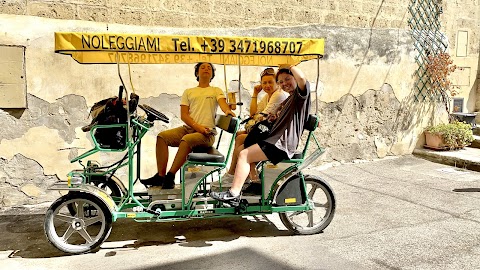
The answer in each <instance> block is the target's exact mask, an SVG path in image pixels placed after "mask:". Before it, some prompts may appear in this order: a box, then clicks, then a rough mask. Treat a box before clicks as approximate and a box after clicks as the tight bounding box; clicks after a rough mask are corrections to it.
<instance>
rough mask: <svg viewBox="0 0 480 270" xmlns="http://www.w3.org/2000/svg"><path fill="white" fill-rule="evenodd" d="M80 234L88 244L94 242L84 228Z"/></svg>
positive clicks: (79, 231)
mask: <svg viewBox="0 0 480 270" xmlns="http://www.w3.org/2000/svg"><path fill="white" fill-rule="evenodd" d="M78 233H79V234H80V236H82V237H83V239H85V241H87V244H90V243H92V242H93V239H92V237H90V235H89V234H88V232H87V231H86V230H85V228H82V229H80V230H78Z"/></svg>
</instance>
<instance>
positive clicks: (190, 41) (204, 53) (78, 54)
mask: <svg viewBox="0 0 480 270" xmlns="http://www.w3.org/2000/svg"><path fill="white" fill-rule="evenodd" d="M55 52H57V53H62V54H68V55H71V56H72V57H73V58H74V59H75V60H76V61H78V62H79V63H85V64H94V63H117V62H119V63H132V64H180V63H196V62H211V63H215V64H226V65H238V64H240V65H245V66H275V65H279V64H297V63H299V62H301V61H306V60H310V59H316V58H319V57H322V55H323V54H324V39H292V38H259V37H208V36H166V35H138V34H135V35H134V34H109V33H55Z"/></svg>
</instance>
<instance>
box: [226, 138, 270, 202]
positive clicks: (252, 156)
mask: <svg viewBox="0 0 480 270" xmlns="http://www.w3.org/2000/svg"><path fill="white" fill-rule="evenodd" d="M267 159H268V158H267V156H265V153H263V151H262V149H261V148H260V146H258V144H254V145H252V146H250V147H248V148H246V149H243V150H242V151H241V152H240V154H239V155H238V161H237V167H236V170H235V176H234V178H233V184H232V187H231V188H230V191H231V192H233V193H235V194H240V192H241V191H242V186H243V183H245V180H246V179H247V175H248V173H249V172H250V163H253V162H258V161H262V160H267Z"/></svg>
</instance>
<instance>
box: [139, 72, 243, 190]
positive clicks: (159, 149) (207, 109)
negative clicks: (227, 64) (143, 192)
mask: <svg viewBox="0 0 480 270" xmlns="http://www.w3.org/2000/svg"><path fill="white" fill-rule="evenodd" d="M214 76H215V68H214V66H213V65H212V64H211V63H198V64H196V65H195V77H197V81H198V86H197V87H194V88H189V89H187V90H185V91H184V92H183V95H182V98H181V101H180V115H181V119H182V121H183V122H184V123H185V125H183V126H180V127H177V128H174V129H169V130H165V131H163V132H160V133H159V134H158V135H157V144H156V158H157V170H158V172H157V173H156V174H155V175H154V176H152V177H150V178H148V179H141V180H140V182H141V183H142V184H144V185H149V186H162V188H163V189H172V188H174V187H175V173H176V172H177V171H178V170H179V169H180V168H181V167H182V165H183V164H184V163H185V161H186V159H187V156H188V154H189V153H190V152H191V151H192V148H194V147H197V146H203V147H210V146H212V145H213V143H214V142H215V135H216V130H215V113H216V111H217V107H218V106H220V108H221V109H222V111H223V112H224V113H225V115H231V116H235V114H234V113H233V112H232V110H231V109H230V107H229V106H228V104H227V102H226V99H225V95H224V94H223V92H222V90H221V89H220V88H218V87H214V86H210V81H211V80H212V79H213V77H214ZM168 146H174V147H178V151H177V154H176V155H175V159H174V160H173V164H172V167H171V168H170V170H169V171H168V173H167V163H168Z"/></svg>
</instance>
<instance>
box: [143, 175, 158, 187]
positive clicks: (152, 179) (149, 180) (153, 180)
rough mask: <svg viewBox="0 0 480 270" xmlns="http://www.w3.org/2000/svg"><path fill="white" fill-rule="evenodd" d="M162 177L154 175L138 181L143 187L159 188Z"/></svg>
mask: <svg viewBox="0 0 480 270" xmlns="http://www.w3.org/2000/svg"><path fill="white" fill-rule="evenodd" d="M163 181H164V177H163V176H160V175H158V173H156V174H155V175H154V176H152V177H150V178H147V179H140V183H142V184H144V185H145V186H153V187H159V186H162V185H163Z"/></svg>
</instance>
